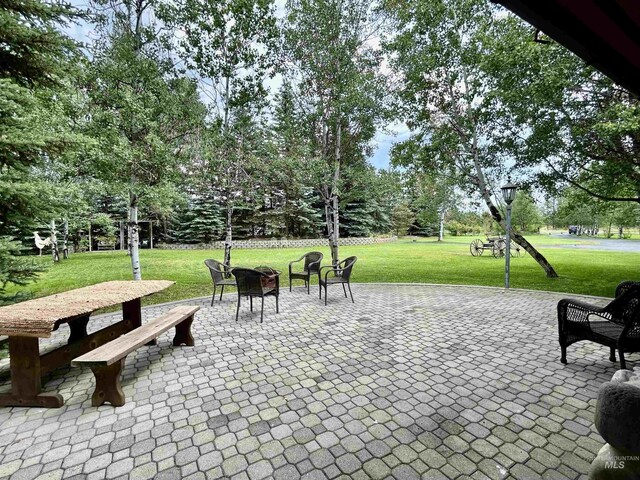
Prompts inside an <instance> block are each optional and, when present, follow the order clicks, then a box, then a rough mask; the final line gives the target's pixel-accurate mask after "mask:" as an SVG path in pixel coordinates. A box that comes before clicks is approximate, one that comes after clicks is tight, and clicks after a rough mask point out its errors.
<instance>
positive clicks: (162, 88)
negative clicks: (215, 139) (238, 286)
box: [79, 0, 204, 280]
mask: <svg viewBox="0 0 640 480" xmlns="http://www.w3.org/2000/svg"><path fill="white" fill-rule="evenodd" d="M155 6H156V2H155V1H154V0H125V1H122V2H116V1H113V2H111V1H100V2H96V9H100V11H102V12H103V13H104V16H103V21H102V23H101V25H100V28H99V31H100V33H101V36H100V38H99V40H98V41H97V42H96V44H95V45H93V48H92V56H93V59H92V62H91V64H90V66H89V67H88V68H87V70H86V80H85V82H86V83H85V87H86V90H87V92H88V97H89V99H88V103H87V108H88V109H89V112H90V113H89V115H90V122H89V124H88V126H87V129H88V130H89V131H90V132H91V133H92V135H93V136H94V137H95V138H96V139H97V140H98V142H97V148H96V149H94V150H93V151H92V152H89V153H88V157H89V159H90V162H91V165H92V169H91V171H88V172H86V173H87V174H88V175H94V176H97V177H98V178H100V179H101V180H104V181H106V182H120V183H125V184H128V191H129V194H128V196H129V204H128V220H127V225H128V239H129V252H130V255H131V266H132V272H133V278H134V279H135V280H140V279H141V278H142V274H141V268H140V257H139V236H138V228H139V227H138V209H139V202H140V198H141V196H144V195H145V193H146V192H148V190H149V189H152V188H154V187H157V186H160V185H162V184H163V183H164V182H166V181H167V180H170V179H171V177H172V176H175V175H176V174H177V163H178V160H179V158H180V155H181V153H182V149H183V147H184V145H185V144H186V143H187V140H188V137H189V134H190V133H191V132H193V131H194V130H195V129H197V128H198V127H200V126H201V124H202V121H203V115H204V108H203V106H202V104H201V103H200V101H199V98H198V94H197V90H196V85H195V82H193V81H191V80H189V79H187V78H184V77H182V78H181V77H179V76H177V75H176V73H175V71H174V70H173V68H172V65H171V64H170V63H169V62H168V60H167V56H166V54H165V52H164V50H163V48H162V46H161V45H160V43H159V39H160V38H161V36H162V35H161V31H160V27H158V26H157V25H156V24H154V23H153V21H152V19H153V14H152V12H153V8H154V7H155ZM79 160H81V161H82V160H83V159H79Z"/></svg>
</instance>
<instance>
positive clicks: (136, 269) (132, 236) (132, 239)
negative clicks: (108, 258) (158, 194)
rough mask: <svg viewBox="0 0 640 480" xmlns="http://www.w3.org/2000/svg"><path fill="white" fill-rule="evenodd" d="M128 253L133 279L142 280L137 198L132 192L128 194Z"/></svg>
mask: <svg viewBox="0 0 640 480" xmlns="http://www.w3.org/2000/svg"><path fill="white" fill-rule="evenodd" d="M128 227H129V232H128V233H129V252H131V269H132V270H133V279H134V280H142V271H141V269H140V236H139V226H138V197H137V196H136V194H135V193H133V191H131V192H130V193H129V223H128Z"/></svg>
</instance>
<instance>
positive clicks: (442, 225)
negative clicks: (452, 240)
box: [438, 207, 447, 242]
mask: <svg viewBox="0 0 640 480" xmlns="http://www.w3.org/2000/svg"><path fill="white" fill-rule="evenodd" d="M446 213H447V209H446V208H445V207H442V208H441V209H440V231H439V233H438V241H439V242H442V241H443V240H444V216H445V214H446Z"/></svg>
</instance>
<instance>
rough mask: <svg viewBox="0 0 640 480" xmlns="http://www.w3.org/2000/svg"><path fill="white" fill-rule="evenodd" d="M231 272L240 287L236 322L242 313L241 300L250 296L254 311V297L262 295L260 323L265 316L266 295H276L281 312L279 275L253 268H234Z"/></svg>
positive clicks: (277, 311)
mask: <svg viewBox="0 0 640 480" xmlns="http://www.w3.org/2000/svg"><path fill="white" fill-rule="evenodd" d="M231 273H232V274H233V276H234V277H235V278H236V287H238V306H237V308H236V322H237V321H238V315H239V314H240V300H241V298H242V297H243V296H244V297H249V302H250V303H249V304H250V308H251V311H252V312H253V297H260V299H261V300H262V305H261V307H260V323H262V320H263V318H264V297H266V296H273V297H276V313H280V310H279V309H278V296H279V295H280V279H279V277H278V275H273V274H269V273H266V272H261V271H258V270H254V269H252V268H234V269H233V270H231Z"/></svg>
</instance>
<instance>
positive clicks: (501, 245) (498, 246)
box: [491, 238, 507, 258]
mask: <svg viewBox="0 0 640 480" xmlns="http://www.w3.org/2000/svg"><path fill="white" fill-rule="evenodd" d="M506 249H507V242H505V241H504V239H502V238H501V239H500V240H496V241H495V242H493V246H492V247H491V253H492V254H493V256H494V257H496V258H501V257H504V252H505V250H506Z"/></svg>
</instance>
